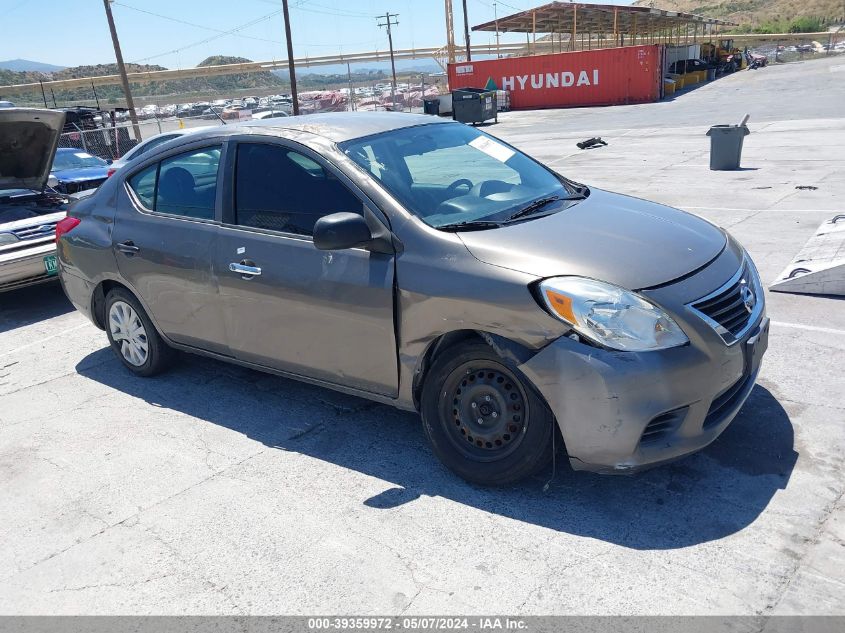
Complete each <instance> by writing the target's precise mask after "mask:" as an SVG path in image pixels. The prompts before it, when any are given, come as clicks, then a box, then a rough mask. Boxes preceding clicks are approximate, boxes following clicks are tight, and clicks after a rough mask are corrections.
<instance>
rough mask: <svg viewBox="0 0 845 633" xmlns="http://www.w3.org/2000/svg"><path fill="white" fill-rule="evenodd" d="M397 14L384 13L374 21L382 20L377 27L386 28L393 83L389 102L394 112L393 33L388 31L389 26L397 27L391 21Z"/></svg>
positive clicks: (394, 22)
mask: <svg viewBox="0 0 845 633" xmlns="http://www.w3.org/2000/svg"><path fill="white" fill-rule="evenodd" d="M398 17H399V14H398V13H385V14H384V15H383V16H381V15H379V16H376V20H381V19H384V22H379V23H378V25H379V26H385V27H387V41H388V43H389V44H390V70H391V72H392V73H393V83H391V84H390V101H391V102H392V103H393V110H394V111H395V110H396V63H395V62H394V61H393V32H392V31H391V30H390V27H391V26H398V25H399V21H398V20H393V18H398Z"/></svg>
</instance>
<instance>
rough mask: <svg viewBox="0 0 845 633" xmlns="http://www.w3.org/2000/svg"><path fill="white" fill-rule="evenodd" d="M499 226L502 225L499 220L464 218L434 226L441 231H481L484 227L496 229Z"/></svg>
mask: <svg viewBox="0 0 845 633" xmlns="http://www.w3.org/2000/svg"><path fill="white" fill-rule="evenodd" d="M500 226H502V223H501V222H493V221H492V220H465V221H463V222H453V223H452V224H441V225H440V226H435V227H434V228H436V229H440V230H441V231H483V230H484V229H496V228H499V227H500Z"/></svg>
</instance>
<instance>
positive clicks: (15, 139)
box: [0, 108, 65, 191]
mask: <svg viewBox="0 0 845 633" xmlns="http://www.w3.org/2000/svg"><path fill="white" fill-rule="evenodd" d="M64 122H65V113H64V112H60V111H56V110H44V109H40V108H0V190H3V189H34V190H36V191H40V190H42V189H43V188H44V187H45V185H46V184H47V178H48V177H49V176H50V167H51V166H52V165H53V156H54V155H55V153H56V147H58V145H59V136H60V134H61V132H62V127H63V126H64Z"/></svg>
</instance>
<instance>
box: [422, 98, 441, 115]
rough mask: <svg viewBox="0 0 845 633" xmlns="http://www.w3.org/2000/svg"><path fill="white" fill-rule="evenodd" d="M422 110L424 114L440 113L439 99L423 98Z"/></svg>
mask: <svg viewBox="0 0 845 633" xmlns="http://www.w3.org/2000/svg"><path fill="white" fill-rule="evenodd" d="M423 112H425V113H426V114H433V115H435V116H436V115H439V114H440V99H423Z"/></svg>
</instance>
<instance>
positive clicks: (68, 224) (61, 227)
mask: <svg viewBox="0 0 845 633" xmlns="http://www.w3.org/2000/svg"><path fill="white" fill-rule="evenodd" d="M80 222H81V220H80V219H79V218H71V217H66V218H65V219H64V220H59V222H58V223H57V224H56V242H58V241H59V238H60V237H61V236H62V235H64V234H65V233H70V232H71V231H72V230H73V229H75V228H76V227H77V226H79V223H80Z"/></svg>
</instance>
